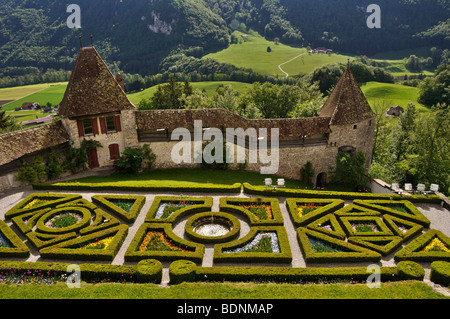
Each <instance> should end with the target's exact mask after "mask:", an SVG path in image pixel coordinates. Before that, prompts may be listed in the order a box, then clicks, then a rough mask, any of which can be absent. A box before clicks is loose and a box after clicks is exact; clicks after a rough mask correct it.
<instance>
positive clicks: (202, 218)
mask: <svg viewBox="0 0 450 319" xmlns="http://www.w3.org/2000/svg"><path fill="white" fill-rule="evenodd" d="M185 230H186V234H187V236H188V237H190V238H191V239H192V240H195V241H198V242H202V243H220V242H226V241H229V240H231V239H234V238H236V237H237V236H238V235H239V232H240V224H239V220H238V219H237V218H236V217H234V216H232V215H230V214H226V213H220V212H205V213H200V214H196V215H194V216H192V217H190V218H189V219H188V221H187V222H186V226H185Z"/></svg>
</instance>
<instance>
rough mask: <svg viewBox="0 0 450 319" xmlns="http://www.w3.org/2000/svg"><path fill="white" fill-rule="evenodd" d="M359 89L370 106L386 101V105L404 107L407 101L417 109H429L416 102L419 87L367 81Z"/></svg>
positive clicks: (426, 110) (425, 110)
mask: <svg viewBox="0 0 450 319" xmlns="http://www.w3.org/2000/svg"><path fill="white" fill-rule="evenodd" d="M361 90H362V91H363V92H364V95H365V96H366V98H367V101H368V102H369V104H370V105H371V106H373V105H374V104H375V103H383V102H386V103H387V105H388V106H396V105H399V106H401V107H403V108H405V107H406V106H407V105H408V103H414V104H415V105H416V107H417V108H418V109H419V110H421V111H424V112H428V111H429V109H427V108H426V107H424V106H423V105H421V104H419V103H418V102H417V98H418V95H419V89H418V88H415V87H410V86H405V85H400V84H391V83H379V82H368V83H365V84H364V85H362V86H361Z"/></svg>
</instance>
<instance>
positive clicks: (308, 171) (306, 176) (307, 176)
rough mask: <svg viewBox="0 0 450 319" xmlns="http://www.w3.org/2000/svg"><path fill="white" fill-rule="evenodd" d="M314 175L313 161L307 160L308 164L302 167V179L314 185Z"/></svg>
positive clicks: (303, 181) (309, 184)
mask: <svg viewBox="0 0 450 319" xmlns="http://www.w3.org/2000/svg"><path fill="white" fill-rule="evenodd" d="M313 177H314V169H313V166H312V163H311V162H310V161H307V162H306V164H305V165H304V166H303V167H302V168H301V169H300V181H301V182H302V183H303V184H305V185H308V186H312V185H313V182H312V178H313Z"/></svg>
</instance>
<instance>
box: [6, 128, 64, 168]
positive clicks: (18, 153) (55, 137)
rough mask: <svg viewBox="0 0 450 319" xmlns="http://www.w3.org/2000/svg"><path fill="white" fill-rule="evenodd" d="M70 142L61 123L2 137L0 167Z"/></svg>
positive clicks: (15, 132)
mask: <svg viewBox="0 0 450 319" xmlns="http://www.w3.org/2000/svg"><path fill="white" fill-rule="evenodd" d="M66 142H69V135H68V134H67V132H66V130H65V129H64V127H63V125H62V123H61V121H57V122H52V123H49V124H44V125H40V126H37V127H34V128H29V129H25V130H20V131H14V132H11V133H6V134H3V135H0V165H4V164H8V163H10V162H12V161H14V160H17V159H19V158H21V157H22V156H24V155H27V154H31V153H34V152H37V151H41V150H44V149H47V148H50V147H53V146H57V145H60V144H63V143H66Z"/></svg>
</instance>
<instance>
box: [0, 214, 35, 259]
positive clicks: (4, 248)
mask: <svg viewBox="0 0 450 319" xmlns="http://www.w3.org/2000/svg"><path fill="white" fill-rule="evenodd" d="M0 236H1V237H2V241H1V242H2V243H3V244H2V245H1V246H0V257H2V258H27V257H29V256H30V250H29V249H28V247H27V245H25V244H24V243H23V242H22V240H21V239H20V238H19V236H17V235H16V233H15V232H14V231H13V230H12V229H11V228H9V226H8V225H7V224H6V223H5V222H4V221H2V220H0Z"/></svg>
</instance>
